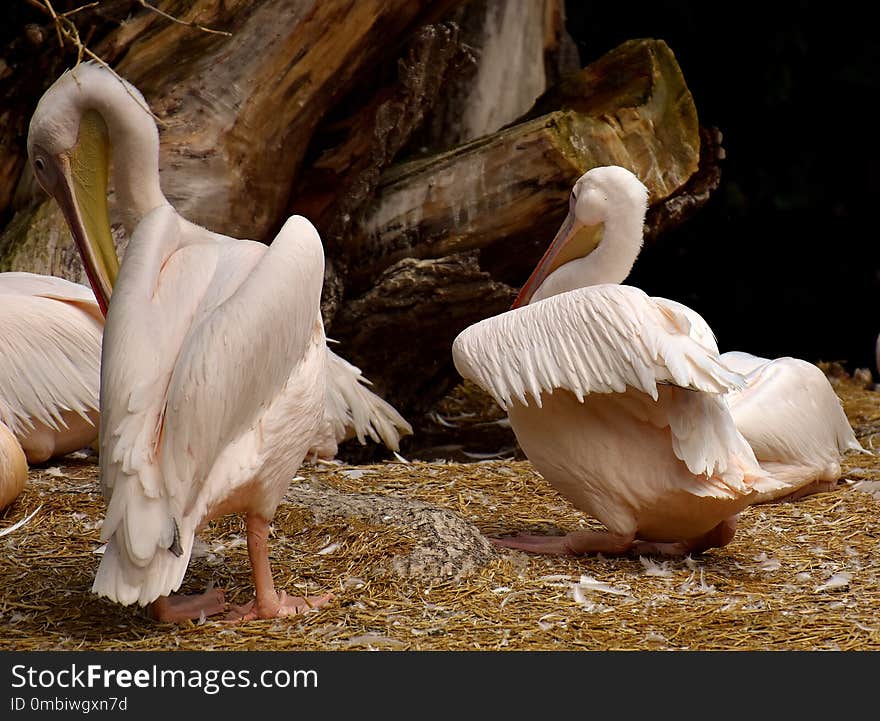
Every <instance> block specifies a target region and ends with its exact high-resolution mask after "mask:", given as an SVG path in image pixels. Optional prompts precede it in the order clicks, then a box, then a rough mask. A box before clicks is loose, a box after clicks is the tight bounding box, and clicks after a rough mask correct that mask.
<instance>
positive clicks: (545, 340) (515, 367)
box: [452, 284, 743, 409]
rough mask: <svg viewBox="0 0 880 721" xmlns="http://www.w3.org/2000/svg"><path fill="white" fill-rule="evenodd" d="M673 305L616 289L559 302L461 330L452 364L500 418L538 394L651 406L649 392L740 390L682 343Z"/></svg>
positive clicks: (685, 335)
mask: <svg viewBox="0 0 880 721" xmlns="http://www.w3.org/2000/svg"><path fill="white" fill-rule="evenodd" d="M677 305H678V304H675V305H671V304H664V303H658V302H656V301H655V300H654V299H652V298H650V297H649V296H647V295H646V294H645V293H643V292H642V291H641V290H639V289H638V288H633V287H631V286H625V285H614V284H606V285H595V286H590V287H587V288H581V289H578V290H574V291H570V292H567V293H560V294H559V295H555V296H552V297H550V298H547V299H545V300H542V301H540V302H538V303H533V304H531V305H528V306H525V307H522V308H517V309H516V310H512V311H508V312H507V313H502V314H501V315H499V316H495V317H493V318H487V319H486V320H483V321H481V322H479V323H476V324H475V325H472V326H471V327H469V328H467V329H465V330H464V331H462V333H461V334H460V335H459V336H458V337H457V338H456V339H455V342H454V344H453V347H452V354H453V360H454V361H455V366H456V368H457V369H458V372H459V373H461V375H462V376H464V377H465V378H469V379H470V380H472V381H474V382H476V383H477V384H478V385H480V386H481V387H482V388H484V389H485V390H487V391H488V392H489V393H490V394H491V395H492V396H493V397H494V398H495V400H496V401H497V402H498V403H499V405H501V406H502V407H503V408H505V409H506V408H507V407H508V406H509V405H510V403H511V402H512V401H513V400H514V399H515V400H518V401H519V402H520V403H522V404H523V405H528V404H529V400H528V397H529V396H530V397H531V398H532V401H531V402H534V403H536V404H537V405H538V406H539V407H540V405H541V394H542V393H552V392H553V391H554V390H555V389H557V388H564V389H566V390H568V391H571V392H572V393H573V394H574V395H575V396H576V397H577V398H578V400H583V398H584V397H585V396H586V395H588V394H590V393H622V392H623V391H624V390H625V389H626V388H627V387H631V388H635V389H637V390H640V391H642V392H643V393H647V394H648V395H649V396H651V397H652V398H653V399H654V400H657V384H658V383H671V384H673V385H677V386H680V387H682V388H690V389H692V390H698V391H704V392H708V393H725V392H727V391H728V390H731V389H733V388H737V387H739V386H741V385H742V383H743V378H742V376H740V375H739V374H737V373H734V372H732V371H730V370H729V369H727V368H726V367H725V366H724V365H723V364H722V363H721V362H720V361H719V359H718V356H717V354H716V353H712V352H708V351H707V349H706V348H705V346H704V345H702V344H701V343H700V342H698V341H696V340H694V339H693V338H692V337H691V328H692V325H693V323H692V318H691V317H689V315H686V314H684V313H682V312H681V310H679V309H678V308H676V307H675V306H677ZM691 313H693V311H691ZM693 315H694V316H696V314H695V313H693ZM697 317H699V316H697ZM700 320H702V319H700ZM703 324H704V325H705V321H703ZM706 327H708V326H706Z"/></svg>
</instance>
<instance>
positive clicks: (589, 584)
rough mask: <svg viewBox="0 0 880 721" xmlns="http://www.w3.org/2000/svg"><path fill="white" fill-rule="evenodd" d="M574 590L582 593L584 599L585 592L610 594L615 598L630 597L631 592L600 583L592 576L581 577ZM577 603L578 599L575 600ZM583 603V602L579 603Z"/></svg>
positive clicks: (574, 584) (573, 586) (574, 585)
mask: <svg viewBox="0 0 880 721" xmlns="http://www.w3.org/2000/svg"><path fill="white" fill-rule="evenodd" d="M572 588H573V589H574V592H575V593H580V596H581V598H583V592H584V591H598V592H599V593H610V594H612V595H614V596H629V595H630V593H629V591H626V590H624V589H622V588H617V587H615V586H612V585H610V584H608V583H605V582H604V581H599V580H597V579H595V578H593V577H592V576H587V575H584V576H581V577H580V580H579V581H578V582H577V583H573V584H572ZM575 600H576V601H577V598H576V599H575ZM578 603H581V601H578Z"/></svg>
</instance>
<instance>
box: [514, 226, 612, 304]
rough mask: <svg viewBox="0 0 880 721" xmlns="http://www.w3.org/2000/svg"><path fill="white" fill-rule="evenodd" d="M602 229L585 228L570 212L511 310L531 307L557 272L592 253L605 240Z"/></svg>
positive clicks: (601, 227) (595, 227)
mask: <svg viewBox="0 0 880 721" xmlns="http://www.w3.org/2000/svg"><path fill="white" fill-rule="evenodd" d="M603 228H604V226H603V225H602V224H599V225H583V224H582V223H580V222H578V220H577V219H576V218H575V215H574V210H570V211H569V213H568V215H567V216H566V217H565V220H564V221H563V222H562V226H561V227H560V228H559V231H558V232H557V233H556V236H555V237H554V238H553V242H551V243H550V246H549V247H548V248H547V251H546V252H545V253H544V255H543V256H542V258H541V260H540V261H538V265H536V266H535V269H534V270H533V271H532V274H531V275H530V276H529V279H528V280H527V281H526V283H525V285H524V286H523V287H522V290H520V292H519V295H518V296H517V297H516V300H515V301H513V305H512V306H511V308H519V307H520V306H522V305H528V303H529V301H530V300H531V298H532V296H533V295H534V294H535V291H537V290H538V288H540V287H541V284H542V283H543V282H544V281H545V280H547V277H548V276H549V275H550V274H551V273H552V272H553V271H554V270H556V269H557V268H559V267H561V266H563V265H565V264H566V263H568V262H570V261H572V260H575V259H576V258H583V257H584V256H585V255H588V254H589V253H592V252H593V251H594V250H595V249H596V247H597V246H598V245H599V243H600V242H601V240H602V231H603Z"/></svg>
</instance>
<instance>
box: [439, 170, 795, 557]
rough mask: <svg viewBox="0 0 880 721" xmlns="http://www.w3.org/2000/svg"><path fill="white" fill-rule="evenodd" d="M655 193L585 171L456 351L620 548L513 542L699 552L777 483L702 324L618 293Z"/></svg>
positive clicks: (628, 178)
mask: <svg viewBox="0 0 880 721" xmlns="http://www.w3.org/2000/svg"><path fill="white" fill-rule="evenodd" d="M647 197H648V193H647V190H646V189H645V187H644V186H643V185H642V184H641V183H640V182H639V181H638V179H637V178H636V177H635V176H634V175H633V174H632V173H630V172H629V171H627V170H625V169H623V168H619V167H606V168H595V169H593V170H591V171H588V172H587V173H585V174H584V175H583V176H582V177H581V178H580V179H579V180H578V181H577V183H576V184H575V186H574V189H573V191H572V197H571V201H570V204H569V215H568V216H567V218H566V219H565V221H564V222H563V225H562V227H561V228H560V230H559V232H558V233H557V235H556V237H555V238H554V240H553V241H552V243H551V244H550V246H549V248H548V250H547V252H546V253H545V254H544V257H543V258H542V259H541V261H540V262H539V263H538V265H537V267H536V268H535V271H534V272H533V273H532V275H531V277H530V278H529V279H528V281H527V282H526V284H525V285H524V286H523V290H522V291H521V292H520V294H519V296H518V298H517V301H516V303H515V304H514V308H513V309H512V310H510V311H508V312H507V313H503V314H501V315H500V316H497V317H495V318H489V319H486V320H484V321H481V322H480V323H477V324H475V325H474V326H471V327H470V328H467V329H465V330H464V331H462V333H461V334H460V335H459V336H458V337H457V338H456V340H455V342H454V344H453V358H454V361H455V364H456V367H457V368H458V370H459V372H460V373H461V374H462V375H463V376H464V377H465V378H469V379H471V380H473V381H475V382H476V383H477V384H479V385H480V386H482V387H483V388H484V389H486V390H488V391H489V392H490V393H491V394H492V395H493V397H494V398H495V399H496V401H497V402H498V403H499V404H500V405H501V406H502V407H504V408H506V409H507V410H508V414H509V416H510V421H511V426H512V428H513V429H514V432H515V433H516V436H517V439H518V440H519V442H520V445H521V446H522V448H523V450H524V452H525V453H526V456H527V457H528V458H529V459H530V460H531V461H532V463H533V465H534V466H535V467H536V468H537V469H538V470H539V471H540V472H541V474H542V475H543V476H544V477H545V478H546V479H547V480H548V481H549V482H550V483H551V484H552V485H553V486H554V487H556V488H557V489H558V490H560V491H561V492H562V493H563V494H564V495H565V496H566V497H568V498H569V500H571V501H572V502H573V503H574V504H575V505H576V506H578V507H579V508H581V509H582V510H585V511H587V512H588V513H591V514H592V515H595V516H596V517H597V518H598V519H599V520H600V521H602V523H603V524H604V525H605V526H606V527H607V528H608V529H609V530H610V531H611V533H612V535H613V537H614V539H616V540H614V541H613V542H612V543H611V544H610V545H609V543H608V542H607V541H606V540H605V539H597V537H596V535H597V534H595V533H593V534H586V535H584V534H581V535H580V537H579V538H580V540H578V534H570V538H569V537H566V539H568V540H565V541H564V542H560V543H552V542H551V543H547V542H545V541H541V542H538V541H536V540H535V539H526V540H524V541H523V542H519V541H516V540H512V541H511V542H510V543H509V544H508V545H511V546H514V547H518V548H524V549H526V550H538V549H540V548H543V547H550V548H553V549H554V550H556V551H565V550H568V551H571V550H573V549H580V550H584V551H587V550H600V549H601V550H608V549H611V550H612V551H613V552H625V551H627V550H630V549H632V548H635V547H638V548H642V549H644V548H645V546H644V545H641V546H639V545H638V542H645V541H647V542H658V543H661V544H666V543H673V544H677V545H676V546H675V552H685V551H688V550H694V549H696V550H702V548H705V547H709V546H711V545H723V543H726V542H727V541H729V539H730V537H732V520H731V519H733V518H735V515H736V514H737V513H738V512H739V511H740V510H741V509H742V508H744V507H745V506H746V505H748V504H749V503H751V502H752V501H753V500H754V499H755V498H756V497H757V494H758V493H759V492H768V493H770V492H774V491H775V490H776V489H778V488H779V487H780V483H779V482H778V481H775V480H774V479H772V478H771V477H769V476H768V475H767V474H766V473H765V472H764V471H763V470H762V469H761V467H760V466H759V465H758V462H757V459H756V458H755V454H754V452H753V451H752V449H751V447H750V446H749V444H748V443H747V442H746V440H745V438H743V436H742V434H741V433H740V432H739V431H738V430H737V428H736V425H735V423H734V419H733V417H732V416H731V414H730V412H729V409H728V407H727V404H726V401H725V400H724V396H725V394H726V393H728V392H731V391H734V390H736V389H738V388H740V387H741V386H742V385H743V384H744V382H745V381H744V379H743V377H742V376H741V375H740V374H739V373H737V372H735V371H734V370H732V369H730V368H728V367H727V366H726V365H725V364H724V363H723V361H722V359H721V358H720V357H719V355H718V349H717V345H716V343H715V338H714V334H713V333H712V331H711V329H710V328H709V326H708V324H707V323H706V322H705V320H704V319H703V318H702V317H700V316H699V314H697V313H696V312H695V311H693V310H691V309H690V308H687V307H686V306H683V305H682V304H680V303H677V302H675V301H671V300H667V299H664V298H651V297H649V296H647V295H646V294H645V293H643V292H642V291H640V290H638V289H636V288H632V287H628V286H623V285H619V283H621V282H622V281H623V280H624V278H625V277H626V276H627V275H628V274H629V271H630V269H631V268H632V265H633V263H634V261H635V259H636V257H637V256H638V254H639V251H640V249H641V245H642V227H643V223H644V217H645V211H646V208H647ZM634 544H635V545H634ZM653 548H659V547H656V546H654V547H652V549H653Z"/></svg>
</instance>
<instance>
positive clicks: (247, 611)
mask: <svg viewBox="0 0 880 721" xmlns="http://www.w3.org/2000/svg"><path fill="white" fill-rule="evenodd" d="M333 598H334V596H333V594H332V593H325V594H324V595H323V596H306V597H303V596H288V595H287V594H286V593H285V592H284V591H282V592H281V593H280V594H277V595H276V596H275V599H274V601H273V600H271V599H270V600H268V601H266V600H263V602H262V603H261V602H260V600H259V599H254V600H253V601H251V602H250V603H246V604H245V605H244V606H233V607H232V610H231V611H230V612H229V613H228V614H227V615H226V618H225V619H224V620H226V621H230V622H233V623H239V622H241V621H254V620H256V619H258V618H278V617H279V616H297V615H299V614H304V613H308V612H309V611H312V610H314V609H316V608H321V607H322V606H324V605H326V604H327V603H329V602H330V601H332V600H333Z"/></svg>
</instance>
